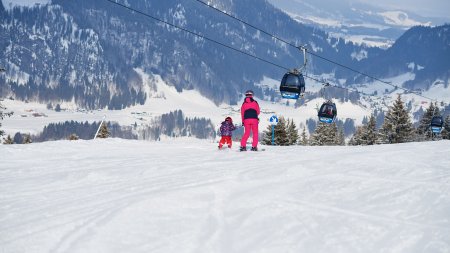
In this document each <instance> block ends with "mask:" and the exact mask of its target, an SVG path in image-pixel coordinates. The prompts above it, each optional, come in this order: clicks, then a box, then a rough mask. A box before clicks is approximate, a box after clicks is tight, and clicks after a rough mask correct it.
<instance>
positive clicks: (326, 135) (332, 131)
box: [309, 122, 338, 146]
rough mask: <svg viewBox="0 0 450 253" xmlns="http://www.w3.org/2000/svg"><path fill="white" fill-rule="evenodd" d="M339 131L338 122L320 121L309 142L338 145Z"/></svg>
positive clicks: (314, 144)
mask: <svg viewBox="0 0 450 253" xmlns="http://www.w3.org/2000/svg"><path fill="white" fill-rule="evenodd" d="M337 135H338V131H337V126H336V123H332V124H327V123H323V122H320V123H319V124H318V125H317V127H316V129H315V131H314V133H313V134H312V135H311V138H310V141H309V144H310V145H311V146H325V145H326V146H332V145H338V138H337Z"/></svg>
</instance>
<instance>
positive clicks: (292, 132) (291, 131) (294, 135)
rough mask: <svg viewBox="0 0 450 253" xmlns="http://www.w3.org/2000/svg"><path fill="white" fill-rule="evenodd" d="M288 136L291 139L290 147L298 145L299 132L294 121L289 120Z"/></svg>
mask: <svg viewBox="0 0 450 253" xmlns="http://www.w3.org/2000/svg"><path fill="white" fill-rule="evenodd" d="M286 131H287V135H288V139H289V145H296V144H297V143H298V137H299V136H298V130H297V126H296V125H295V123H294V120H292V119H291V120H289V119H288V120H287V129H286Z"/></svg>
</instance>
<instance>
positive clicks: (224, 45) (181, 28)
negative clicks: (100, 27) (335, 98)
mask: <svg viewBox="0 0 450 253" xmlns="http://www.w3.org/2000/svg"><path fill="white" fill-rule="evenodd" d="M105 1H108V2H110V3H113V4H115V5H117V6H119V7H123V8H125V9H128V10H129V11H132V12H135V13H138V14H141V15H144V16H146V17H148V18H151V19H153V20H155V21H157V22H161V23H164V24H166V25H169V26H172V27H175V28H177V29H179V30H182V31H184V32H187V33H189V34H192V35H194V36H197V37H199V38H202V39H205V40H207V41H210V42H213V43H216V44H218V45H221V46H223V47H226V48H228V49H231V50H233V51H236V52H239V53H241V54H244V55H247V56H250V57H253V58H255V59H257V60H260V61H263V62H265V63H268V64H270V65H273V66H275V67H278V68H280V69H283V70H286V71H289V70H290V69H289V68H288V67H285V66H281V65H279V64H277V63H274V62H271V61H269V60H266V59H263V58H261V57H258V56H256V55H253V54H250V53H247V52H245V51H242V50H240V49H237V48H234V47H231V46H228V45H226V44H224V43H222V42H219V41H217V40H214V39H211V38H208V37H206V36H204V35H201V34H199V33H196V32H193V31H190V30H188V29H186V28H183V27H180V26H178V25H175V24H172V23H170V22H167V21H164V20H162V19H160V18H157V17H154V16H152V15H150V14H148V13H145V12H142V11H139V10H136V9H134V8H131V7H129V6H126V5H123V4H121V3H118V2H115V1H114V0H105ZM303 76H305V77H307V78H309V79H311V80H314V81H316V82H318V83H322V84H325V82H323V81H321V80H319V79H317V78H314V77H312V76H309V75H306V74H305V75H303ZM326 84H327V85H328V86H333V87H336V88H340V89H345V90H349V91H354V92H358V93H361V94H364V93H362V92H360V91H358V90H352V89H349V88H345V87H340V86H337V85H332V84H330V83H328V82H327V83H326ZM364 95H367V94H364Z"/></svg>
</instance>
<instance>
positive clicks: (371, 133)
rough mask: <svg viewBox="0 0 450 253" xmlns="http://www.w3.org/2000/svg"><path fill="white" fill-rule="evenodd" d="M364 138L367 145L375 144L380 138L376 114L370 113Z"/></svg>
mask: <svg viewBox="0 0 450 253" xmlns="http://www.w3.org/2000/svg"><path fill="white" fill-rule="evenodd" d="M363 139H364V140H365V142H366V145H374V144H376V143H377V140H378V132H377V120H376V118H375V115H373V114H372V115H370V118H369V122H367V125H366V126H365V133H364V137H363Z"/></svg>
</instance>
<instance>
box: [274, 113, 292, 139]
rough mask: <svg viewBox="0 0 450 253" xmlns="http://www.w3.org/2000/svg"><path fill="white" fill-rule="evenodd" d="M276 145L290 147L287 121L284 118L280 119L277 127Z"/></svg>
mask: <svg viewBox="0 0 450 253" xmlns="http://www.w3.org/2000/svg"><path fill="white" fill-rule="evenodd" d="M275 145H278V146H288V145H289V137H288V133H287V128H286V120H285V119H284V117H280V119H279V120H278V123H277V125H276V126H275Z"/></svg>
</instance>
